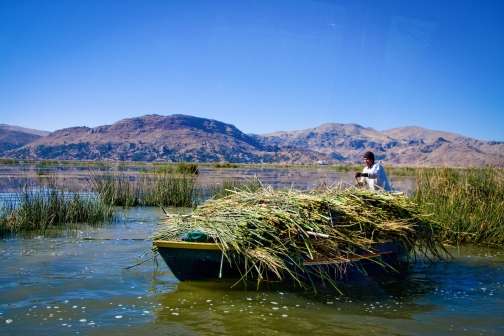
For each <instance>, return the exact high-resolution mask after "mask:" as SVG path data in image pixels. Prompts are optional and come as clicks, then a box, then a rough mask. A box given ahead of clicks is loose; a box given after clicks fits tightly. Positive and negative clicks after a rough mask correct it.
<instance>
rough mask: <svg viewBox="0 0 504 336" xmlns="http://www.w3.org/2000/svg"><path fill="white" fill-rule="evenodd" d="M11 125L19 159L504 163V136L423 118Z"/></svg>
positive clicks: (1, 140)
mask: <svg viewBox="0 0 504 336" xmlns="http://www.w3.org/2000/svg"><path fill="white" fill-rule="evenodd" d="M6 126H8V125H6ZM13 127H14V128H15V127H17V126H13ZM18 129H22V128H18ZM9 132H15V131H10V130H8V129H7V128H6V127H3V128H0V155H2V148H5V149H4V150H3V156H4V157H9V158H17V159H54V160H56V159H57V160H124V161H181V160H184V161H192V162H220V161H229V162H236V163H281V164H305V165H308V164H317V161H319V160H326V161H328V162H329V163H330V164H362V154H363V153H364V152H365V151H367V150H371V151H373V152H374V153H375V155H376V157H377V159H378V160H380V161H382V162H383V163H384V164H387V165H394V166H429V167H435V166H452V167H481V166H485V165H488V164H499V165H501V164H503V163H504V142H499V141H481V140H476V139H473V138H469V137H465V136H462V135H459V134H454V133H449V132H442V131H431V130H427V129H424V128H421V127H417V126H407V127H399V128H394V129H390V130H387V131H383V132H380V131H377V130H375V129H373V128H369V127H367V128H366V127H362V126H360V125H357V124H335V123H332V124H323V125H320V126H318V127H315V128H310V129H306V130H298V131H289V132H275V133H271V134H263V135H256V134H244V133H243V132H241V131H240V130H239V129H237V128H236V127H235V126H233V125H230V124H226V123H223V122H220V121H216V120H211V119H205V118H198V117H192V116H187V115H181V114H175V115H170V116H160V115H145V116H142V117H137V118H129V119H123V120H120V121H118V122H116V123H114V124H112V125H103V126H98V127H94V128H89V127H70V128H65V129H62V130H58V131H55V132H53V133H51V134H49V135H47V136H44V137H36V138H31V140H30V141H28V140H27V139H28V138H25V143H23V144H21V142H17V145H15V146H13V145H11V147H8V144H9V143H12V141H11V142H8V141H7V140H6V139H14V135H13V133H9ZM16 134H17V133H16ZM21 134H23V132H21ZM24 134H25V136H27V133H24ZM19 135H20V134H17V135H16V136H19ZM31 136H32V137H33V136H35V135H34V134H31ZM2 146H3V147H2ZM16 146H17V147H19V148H17V147H16Z"/></svg>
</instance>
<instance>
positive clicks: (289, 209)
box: [151, 187, 446, 286]
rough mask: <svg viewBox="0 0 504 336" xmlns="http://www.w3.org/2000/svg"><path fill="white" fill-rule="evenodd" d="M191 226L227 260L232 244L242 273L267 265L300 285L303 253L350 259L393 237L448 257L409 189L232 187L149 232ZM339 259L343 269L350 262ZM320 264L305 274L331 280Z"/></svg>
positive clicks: (261, 271)
mask: <svg viewBox="0 0 504 336" xmlns="http://www.w3.org/2000/svg"><path fill="white" fill-rule="evenodd" d="M192 230H199V231H200V232H202V233H204V234H206V235H207V236H208V237H210V238H211V239H212V240H213V241H215V242H217V243H218V244H219V246H220V248H221V249H222V251H223V253H224V254H225V255H226V257H227V258H229V259H230V260H232V253H235V252H237V253H238V254H240V255H242V256H244V258H245V259H246V263H247V264H248V266H247V267H246V270H245V273H244V275H245V274H249V275H252V274H255V275H256V276H257V279H258V280H260V279H266V278H267V277H268V273H269V274H274V275H276V276H277V277H278V278H280V279H282V278H283V277H284V276H285V275H288V276H289V277H292V278H293V279H295V280H296V281H297V282H298V283H299V284H300V285H302V286H305V285H306V281H308V280H309V279H307V278H306V274H304V275H302V273H304V272H305V268H304V267H303V256H308V257H309V258H310V259H315V260H320V259H326V260H327V259H329V260H339V259H341V260H345V258H346V257H349V256H350V257H359V253H358V252H357V251H358V250H360V251H362V250H364V251H369V252H371V251H372V250H373V246H374V245H375V244H376V243H377V242H385V241H391V240H392V241H397V242H400V244H402V245H403V246H404V247H405V248H406V249H407V250H413V253H420V254H422V255H425V256H427V255H430V256H434V257H438V258H443V257H444V253H445V252H446V251H445V250H444V248H443V246H442V244H441V242H440V240H439V239H438V237H437V232H438V230H439V227H438V225H437V224H436V223H435V222H433V221H431V220H430V219H429V217H427V216H424V215H423V213H422V212H421V211H420V209H419V208H418V207H417V206H416V205H415V204H414V203H413V202H411V201H410V200H409V199H408V198H407V197H405V196H403V195H398V194H391V193H377V192H373V191H367V190H360V189H356V188H348V189H341V188H334V187H325V188H318V189H315V190H312V191H310V192H306V191H300V190H292V189H289V190H274V189H273V188H271V187H261V188H259V189H257V190H256V191H251V190H246V189H242V190H238V189H235V190H232V191H231V192H230V194H229V195H228V196H225V197H222V198H219V199H210V200H208V201H207V202H205V203H204V204H202V205H200V206H199V207H198V208H197V209H196V210H195V211H194V212H193V214H192V215H182V216H177V215H168V216H167V218H166V220H165V222H164V225H163V227H162V228H161V229H160V230H159V231H158V232H156V233H155V234H154V235H153V236H152V237H151V238H152V239H153V240H175V239H177V237H179V236H180V235H182V234H183V233H186V232H190V231H192ZM153 252H155V248H154V250H153ZM376 263H378V264H380V260H376ZM380 265H381V266H383V267H385V268H387V267H388V266H387V265H386V264H385V263H382V264H380ZM338 267H341V269H340V271H341V272H342V273H344V272H345V270H344V268H345V267H346V266H345V263H342V264H341V266H338ZM316 272H317V273H315V274H312V275H308V278H310V277H311V276H314V277H316V278H319V279H325V280H327V281H329V282H331V281H332V278H331V275H330V274H327V273H324V272H322V271H320V270H317V271H316Z"/></svg>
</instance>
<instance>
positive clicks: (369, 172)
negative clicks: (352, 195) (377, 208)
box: [355, 152, 390, 190]
mask: <svg viewBox="0 0 504 336" xmlns="http://www.w3.org/2000/svg"><path fill="white" fill-rule="evenodd" d="M364 163H365V164H366V167H364V169H363V170H362V173H355V178H358V177H360V181H358V182H357V184H358V185H359V187H362V186H363V185H366V184H367V185H368V188H369V189H372V190H378V189H380V190H390V185H389V182H388V179H387V174H386V173H385V169H383V167H382V166H381V165H380V164H378V163H375V157H374V154H373V153H372V152H366V153H364Z"/></svg>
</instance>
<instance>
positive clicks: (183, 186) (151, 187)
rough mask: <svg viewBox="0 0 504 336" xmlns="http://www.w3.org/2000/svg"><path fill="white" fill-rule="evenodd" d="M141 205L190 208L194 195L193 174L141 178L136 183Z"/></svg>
mask: <svg viewBox="0 0 504 336" xmlns="http://www.w3.org/2000/svg"><path fill="white" fill-rule="evenodd" d="M138 187H139V192H140V195H141V202H140V203H141V204H142V205H147V206H157V205H159V204H161V205H168V206H176V207H191V206H193V204H194V200H195V197H196V196H195V193H196V178H195V176H194V175H193V174H149V175H144V176H141V177H140V179H139V183H138Z"/></svg>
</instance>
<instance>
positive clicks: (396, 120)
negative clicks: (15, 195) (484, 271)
mask: <svg viewBox="0 0 504 336" xmlns="http://www.w3.org/2000/svg"><path fill="white" fill-rule="evenodd" d="M503 17H504V1H503V0H488V1H478V0H470V1H467V0H466V1H464V0H457V1H452V0H450V1H448V0H401V1H396V0H383V1H380V0H369V1H359V0H327V1H307V0H303V1H301V0H285V1H278V0H254V1H247V0H240V1H221V0H208V1H193V0H186V1H169V0H164V1H153V0H143V1H130V0H118V1H114V0H96V1H93V0H60V1H50V0H36V1H25V0H0V123H5V124H9V125H17V126H22V127H28V128H34V129H39V130H46V131H54V130H57V129H62V128H66V127H73V126H88V127H95V126H100V125H106V124H112V123H114V122H117V121H119V120H121V119H124V118H132V117H138V116H142V115H145V114H160V115H171V114H188V115H193V116H198V117H203V118H210V119H216V120H219V121H223V122H226V123H230V124H233V125H235V126H236V127H238V128H239V129H240V130H242V131H243V132H246V133H255V134H265V133H271V132H275V131H293V130H301V129H307V128H311V127H316V126H319V125H321V124H324V123H356V124H359V125H362V126H364V127H372V128H374V129H376V130H379V131H383V130H387V129H390V128H394V127H401V126H412V125H416V126H420V127H424V128H427V129H432V130H442V131H448V132H454V133H459V134H463V135H466V136H470V137H473V138H476V139H480V140H500V141H504V127H503V125H504V19H503Z"/></svg>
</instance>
